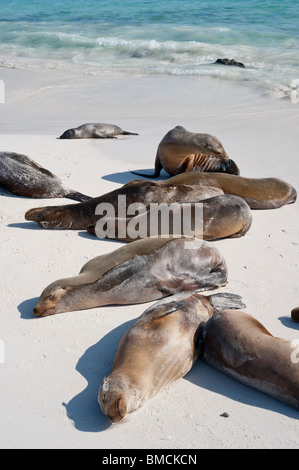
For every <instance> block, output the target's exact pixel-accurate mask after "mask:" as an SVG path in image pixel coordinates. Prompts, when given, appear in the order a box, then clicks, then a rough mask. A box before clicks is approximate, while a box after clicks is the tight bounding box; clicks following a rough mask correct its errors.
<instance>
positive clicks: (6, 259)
mask: <svg viewBox="0 0 299 470" xmlns="http://www.w3.org/2000/svg"><path fill="white" fill-rule="evenodd" d="M0 78H1V79H2V80H4V83H5V90H6V96H5V103H4V104H0V115H1V145H0V149H1V150H7V151H14V152H19V153H24V154H26V155H28V156H29V157H31V158H32V159H34V160H36V161H37V162H39V163H40V164H41V165H43V166H44V167H46V168H48V169H49V170H51V171H52V172H54V173H55V174H56V175H57V176H59V177H60V178H61V179H63V181H65V182H66V183H67V184H68V185H69V186H70V187H72V188H73V189H76V190H78V191H80V192H83V193H85V194H89V195H90V196H98V195H100V194H103V193H105V192H107V191H110V190H112V189H115V188H118V187H119V186H120V185H121V184H123V183H125V182H127V181H130V180H131V179H134V177H132V174H130V173H129V171H128V170H130V169H135V170H137V169H138V170H140V169H152V168H153V165H154V158H155V152H156V148H157V145H158V143H159V141H160V140H161V138H162V137H163V136H164V135H165V133H166V132H167V131H168V130H170V129H171V128H172V127H174V126H175V125H183V126H185V127H186V128H187V129H189V130H191V131H194V132H209V133H212V134H214V135H216V136H217V137H218V138H219V139H220V140H221V142H222V143H223V145H224V148H225V149H226V151H227V152H228V154H229V155H230V156H231V158H233V159H234V160H235V161H236V162H237V164H238V165H239V167H240V169H241V173H242V175H244V176H249V177H267V176H275V177H279V178H282V179H284V180H286V181H288V182H289V183H291V184H293V185H294V186H295V187H296V186H297V189H298V181H299V163H298V124H299V114H298V105H296V104H292V103H290V101H284V100H271V99H270V98H268V97H264V96H262V95H260V94H259V92H258V91H256V90H252V89H250V88H248V87H245V86H240V85H232V84H229V83H227V82H225V81H222V82H221V81H218V80H211V79H209V80H208V79H205V78H196V77H172V76H169V77H164V76H134V77H133V76H121V75H111V76H110V75H108V74H105V75H94V74H87V73H82V71H77V70H75V71H74V72H73V73H71V74H70V73H66V72H65V71H63V70H62V71H57V70H51V69H42V68H38V67H37V68H36V70H17V69H4V68H2V69H0ZM85 122H111V123H113V124H117V125H119V126H120V127H122V128H123V129H125V130H128V131H132V132H138V133H139V134H140V135H139V136H124V137H121V138H119V139H117V140H99V141H96V140H82V141H76V140H75V141H60V140H58V139H57V137H58V136H59V135H60V134H61V133H62V132H63V131H64V130H66V129H67V128H69V127H74V126H78V125H80V124H83V123H85ZM162 176H163V175H162ZM164 177H165V174H164ZM0 194H1V196H0V197H1V213H0V219H1V234H0V241H1V251H0V265H1V286H0V292H1V313H0V340H1V342H0V345H2V347H3V346H4V352H5V357H4V358H3V357H2V363H0V376H1V387H0V416H1V426H0V447H1V448H12V449H17V448H21V449H24V448H40V449H42V448H44V449H45V448H49V449H53V448H71V449H84V448H86V449H87V448H97V449H111V450H113V449H166V450H167V449H176V450H179V449H193V450H197V449H217V448H220V449H239V448H249V449H256V448H271V449H274V448H298V444H299V437H298V436H299V425H298V417H299V414H298V412H297V411H295V410H294V409H292V408H290V407H287V406H285V405H283V404H282V403H280V402H279V401H277V400H275V399H272V398H270V397H269V396H267V395H265V394H263V393H261V392H259V391H257V390H254V389H252V388H249V387H247V386H245V385H242V384H240V383H238V382H236V381H234V380H232V379H230V378H229V377H227V376H225V375H223V374H222V373H220V372H218V371H216V370H215V369H213V368H211V367H209V366H207V365H206V364H204V363H203V362H201V361H198V362H197V363H196V365H195V366H194V367H193V369H192V370H191V371H190V372H189V373H188V374H187V375H186V376H185V377H184V378H182V379H181V380H179V381H177V382H176V383H174V384H172V385H170V386H169V387H167V389H165V390H164V391H162V392H161V393H160V394H158V395H157V396H156V397H155V398H153V399H152V400H151V401H149V402H148V403H147V404H146V405H145V406H144V407H143V408H141V409H140V410H139V411H137V412H135V413H134V414H132V415H130V416H129V417H128V418H127V419H126V420H125V421H124V422H122V423H121V424H119V425H113V426H111V425H110V424H109V422H108V421H107V419H106V418H105V416H104V415H103V413H102V412H101V409H100V408H99V406H98V404H97V391H98V387H99V385H100V383H101V381H102V379H103V377H104V376H105V375H108V374H109V373H110V371H111V365H112V361H113V358H114V354H115V351H116V348H117V346H118V343H119V340H120V338H121V336H122V334H123V333H124V332H125V331H126V329H127V327H128V325H130V324H131V322H133V321H134V319H136V318H137V317H138V316H139V315H140V314H141V313H142V312H143V311H144V310H145V309H146V308H147V307H148V306H149V305H150V304H148V303H147V304H143V305H142V304H141V305H134V306H111V307H110V306H109V307H102V308H96V309H92V310H88V311H80V312H71V313H65V314H61V315H56V316H52V317H47V318H35V317H34V316H33V314H32V309H33V307H34V306H35V304H36V301H37V299H38V297H39V295H40V294H41V292H42V290H43V289H44V288H45V287H46V286H47V285H48V284H49V283H50V282H52V281H54V280H56V279H58V278H62V277H67V276H73V275H75V274H77V273H78V272H79V270H80V269H81V267H82V266H83V264H84V263H85V262H86V261H87V260H89V259H91V258H93V257H95V256H98V255H100V254H102V253H107V252H109V251H113V250H114V249H116V248H118V247H119V246H120V243H118V242H113V241H106V240H105V241H104V240H103V241H100V240H97V239H95V238H93V237H92V236H90V235H88V234H87V233H85V232H80V231H55V230H52V231H49V230H44V229H42V228H41V227H39V226H38V225H37V224H34V223H33V222H32V223H31V222H26V221H25V219H24V214H25V212H26V211H27V210H28V209H30V208H32V207H40V206H45V205H54V204H67V203H69V202H70V201H69V200H67V199H55V200H32V199H29V198H20V197H15V196H12V195H11V194H9V193H7V192H5V191H4V190H2V189H1V192H0ZM298 215H299V213H298V203H297V204H292V205H289V206H285V207H282V208H280V209H277V210H268V211H264V210H261V211H253V224H252V227H251V229H250V231H249V232H248V234H247V235H246V236H245V237H243V238H241V239H230V240H229V239H228V240H219V241H217V242H214V243H215V245H216V246H217V247H218V248H219V250H220V251H221V252H222V254H223V255H224V257H225V259H226V261H227V265H228V270H229V282H228V285H227V286H226V287H224V288H222V289H220V290H221V291H224V292H233V293H236V294H239V295H241V296H242V297H243V300H244V302H245V304H246V310H245V311H246V312H247V313H250V314H252V315H253V316H254V317H255V318H257V319H258V320H259V321H261V322H262V323H263V324H264V325H265V326H266V328H268V330H269V331H270V332H271V333H272V334H273V335H275V336H279V337H284V338H288V339H291V340H293V339H297V338H299V331H298V324H295V323H292V321H291V319H290V313H291V310H292V308H294V307H297V306H298V305H299V296H298V278H299V276H298V274H299V236H298V235H299V222H298V220H299V218H298ZM298 367H299V365H298ZM223 413H228V415H229V416H228V417H224V416H222V414H223Z"/></svg>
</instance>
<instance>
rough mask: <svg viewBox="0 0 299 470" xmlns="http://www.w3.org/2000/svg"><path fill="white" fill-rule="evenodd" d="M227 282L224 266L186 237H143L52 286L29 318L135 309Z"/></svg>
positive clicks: (212, 250) (212, 251) (209, 248)
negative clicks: (116, 306)
mask: <svg viewBox="0 0 299 470" xmlns="http://www.w3.org/2000/svg"><path fill="white" fill-rule="evenodd" d="M226 282H227V267H226V263H225V261H224V259H223V257H222V256H221V254H220V253H219V251H218V250H217V249H216V248H214V247H212V246H210V245H209V244H207V243H205V242H201V241H199V240H196V239H190V238H189V239H188V238H163V239H161V238H160V239H150V238H147V239H145V240H138V241H136V242H134V243H131V244H129V245H125V246H122V247H121V248H119V249H118V250H115V251H114V252H112V253H108V254H105V255H101V256H98V257H96V258H94V259H92V260H91V261H89V262H88V263H86V264H85V265H84V266H83V268H82V269H81V271H80V273H79V275H78V276H75V277H70V278H66V279H61V280H58V281H55V282H53V283H52V284H50V285H49V286H48V287H47V288H46V289H45V290H44V291H43V292H42V294H41V296H40V299H39V301H38V303H37V305H36V307H35V309H34V311H33V313H34V315H36V316H38V317H45V316H47V315H53V314H56V313H63V312H70V311H75V310H85V309H89V308H94V307H100V306H102V305H110V304H122V305H129V304H138V303H143V302H150V301H153V300H158V299H160V298H163V297H166V296H168V295H172V294H175V293H177V292H181V291H192V290H197V289H201V290H210V289H215V288H217V287H219V286H222V285H224V284H226Z"/></svg>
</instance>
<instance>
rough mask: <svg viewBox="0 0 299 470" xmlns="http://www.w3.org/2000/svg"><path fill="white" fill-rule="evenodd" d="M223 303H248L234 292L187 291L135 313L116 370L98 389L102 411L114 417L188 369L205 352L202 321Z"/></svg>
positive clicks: (134, 407)
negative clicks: (136, 316) (138, 314)
mask: <svg viewBox="0 0 299 470" xmlns="http://www.w3.org/2000/svg"><path fill="white" fill-rule="evenodd" d="M224 305H225V306H226V307H225V308H234V309H235V308H243V307H244V304H243V303H242V301H241V298H240V297H239V296H236V295H233V294H214V295H211V296H209V297H206V296H203V295H200V294H197V293H192V294H188V293H184V294H177V295H173V296H171V297H170V298H168V299H166V300H165V299H163V300H161V301H159V302H157V303H155V304H154V305H153V306H151V307H150V308H148V309H147V310H146V311H145V312H144V313H143V314H142V315H141V316H140V317H139V318H138V319H137V321H136V322H135V323H134V324H133V325H132V326H131V327H130V328H129V329H128V331H127V332H126V333H125V334H124V336H123V337H122V339H121V341H120V344H119V347H118V350H117V353H116V356H115V359H114V362H113V366H112V373H111V374H110V375H109V377H107V378H104V380H103V382H102V384H101V387H100V389H99V393H98V401H99V404H100V406H101V408H102V411H103V412H104V414H105V415H106V416H107V417H108V419H109V420H110V421H111V422H112V423H118V422H119V421H121V420H122V419H123V418H124V417H125V416H126V415H127V414H128V413H132V412H133V411H136V410H137V409H138V408H140V407H141V406H142V405H143V404H144V403H145V402H146V401H147V400H149V399H150V398H152V397H153V396H154V395H156V394H157V393H158V392H159V391H160V390H161V389H163V388H164V387H165V386H166V385H168V384H170V383H172V382H174V381H175V380H178V379H179V378H181V377H183V376H184V375H186V374H187V372H189V370H190V369H191V367H192V366H193V364H194V362H195V361H196V359H197V358H198V356H199V355H200V354H201V350H202V331H203V327H204V324H205V323H206V321H207V320H208V319H209V318H210V317H211V315H213V313H214V311H215V310H216V309H217V308H218V306H221V308H223V307H224Z"/></svg>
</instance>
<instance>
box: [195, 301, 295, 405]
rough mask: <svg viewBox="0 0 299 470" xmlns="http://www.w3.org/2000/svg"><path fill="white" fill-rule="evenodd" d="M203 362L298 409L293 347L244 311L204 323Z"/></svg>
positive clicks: (223, 314)
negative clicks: (273, 334)
mask: <svg viewBox="0 0 299 470" xmlns="http://www.w3.org/2000/svg"><path fill="white" fill-rule="evenodd" d="M204 330H205V331H204V348H203V356H202V357H203V359H204V360H205V361H206V362H207V363H208V364H210V365H212V366H214V367H216V368H217V369H219V370H221V371H222V372H224V373H225V374H228V375H229V376H231V377H233V378H234V379H236V380H238V381H240V382H242V383H245V384H246V385H250V386H251V387H254V388H256V389H258V390H261V391H262V392H264V393H266V394H268V395H270V396H272V397H274V398H277V399H278V400H280V401H282V402H284V403H286V404H287V405H289V406H293V407H294V408H296V409H297V410H299V363H298V360H292V357H293V355H294V345H292V343H291V342H290V341H287V340H285V339H281V338H275V337H274V336H272V335H271V334H270V333H269V331H267V330H266V328H264V326H263V325H262V324H261V323H260V322H259V321H257V320H256V319H255V318H253V317H252V316H251V315H248V314H247V313H244V312H238V311H227V310H223V311H221V312H219V313H216V314H215V315H214V316H213V317H211V318H210V319H209V320H208V322H207V323H206V324H205V328H204Z"/></svg>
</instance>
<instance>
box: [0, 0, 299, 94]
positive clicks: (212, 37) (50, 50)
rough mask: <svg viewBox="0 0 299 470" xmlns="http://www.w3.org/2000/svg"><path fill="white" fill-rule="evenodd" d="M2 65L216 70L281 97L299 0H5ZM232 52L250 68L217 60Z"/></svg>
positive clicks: (292, 66)
mask: <svg viewBox="0 0 299 470" xmlns="http://www.w3.org/2000/svg"><path fill="white" fill-rule="evenodd" d="M0 12H1V13H0V65H2V66H9V65H12V64H13V65H18V62H19V61H20V60H22V64H24V61H25V62H26V63H27V64H28V65H29V66H30V63H33V62H34V63H36V61H38V60H40V61H43V62H42V63H43V64H44V65H45V64H49V65H51V67H57V68H60V67H62V68H64V69H65V68H68V67H69V68H71V67H72V66H73V65H76V66H79V67H80V66H82V67H84V68H85V70H86V68H90V69H92V70H93V71H99V72H101V71H111V70H112V71H121V72H128V73H146V74H149V73H151V74H171V75H195V76H210V77H215V78H218V79H225V80H231V81H241V82H243V83H246V84H248V85H250V86H254V87H259V88H260V89H262V90H264V91H268V92H270V93H273V94H275V93H276V95H277V96H282V97H283V96H286V95H289V94H290V92H291V84H292V81H293V80H296V79H299V1H298V0H279V1H278V0H271V1H270V0H268V1H255V0H228V1H224V0H191V1H190V0H143V1H136V0H123V1H120V0H114V1H111V0H108V1H106V0H84V1H83V0H64V1H61V0H59V1H58V0H56V1H55V0H53V1H52V2H47V1H45V0H32V1H28V0H6V1H3V0H0ZM224 57H228V58H234V59H235V60H236V61H239V62H242V63H244V65H245V69H240V68H237V67H227V66H220V65H212V63H213V62H215V60H216V59H217V58H224Z"/></svg>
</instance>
